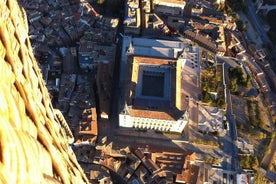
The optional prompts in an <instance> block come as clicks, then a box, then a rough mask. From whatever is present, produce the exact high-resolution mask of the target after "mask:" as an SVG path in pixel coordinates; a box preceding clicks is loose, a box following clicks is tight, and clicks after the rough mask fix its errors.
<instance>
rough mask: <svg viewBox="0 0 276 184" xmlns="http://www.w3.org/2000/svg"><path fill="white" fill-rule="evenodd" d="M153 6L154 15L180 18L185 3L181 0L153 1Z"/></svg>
mask: <svg viewBox="0 0 276 184" xmlns="http://www.w3.org/2000/svg"><path fill="white" fill-rule="evenodd" d="M153 4H154V11H155V12H156V13H161V14H167V15H175V16H176V15H178V16H182V15H183V13H184V8H185V5H186V2H185V1H183V0H155V1H154V2H153Z"/></svg>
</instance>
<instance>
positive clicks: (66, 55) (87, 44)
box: [0, 0, 276, 184]
mask: <svg viewBox="0 0 276 184" xmlns="http://www.w3.org/2000/svg"><path fill="white" fill-rule="evenodd" d="M18 3H19V6H20V7H22V8H23V9H24V11H25V15H26V18H27V19H26V20H27V22H26V26H27V28H28V34H29V39H30V40H31V47H32V49H33V54H34V56H35V59H36V61H37V63H38V66H39V68H40V71H41V73H42V77H43V79H44V81H45V85H46V87H47V89H48V92H49V94H50V97H51V102H52V104H53V107H54V109H58V110H59V111H57V112H56V114H57V117H58V119H59V121H60V122H64V125H63V126H64V127H65V129H66V130H65V131H66V132H67V133H68V134H69V135H70V137H71V138H72V139H71V142H70V148H71V149H72V150H73V152H74V153H75V155H76V159H77V161H78V163H79V164H80V165H81V167H82V169H83V171H84V173H85V175H86V177H87V178H88V180H89V182H90V183H100V184H111V183H114V184H146V183H151V184H155V183H156V184H159V183H160V184H163V183H168V184H169V183H176V184H177V183H179V184H180V183H187V184H254V183H256V184H259V183H276V64H275V63H276V27H275V21H274V20H273V16H276V0H18ZM60 112H61V113H60ZM66 124H68V127H67V125H66ZM69 129H70V130H69ZM0 143H1V142H0Z"/></svg>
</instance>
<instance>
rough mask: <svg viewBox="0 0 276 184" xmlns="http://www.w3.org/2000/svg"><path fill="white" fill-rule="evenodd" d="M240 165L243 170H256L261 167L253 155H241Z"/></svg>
mask: <svg viewBox="0 0 276 184" xmlns="http://www.w3.org/2000/svg"><path fill="white" fill-rule="evenodd" d="M239 165H240V167H241V168H243V169H255V168H257V167H259V161H258V158H257V157H256V156H253V155H239Z"/></svg>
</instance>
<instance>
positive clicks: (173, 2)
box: [156, 0, 185, 6]
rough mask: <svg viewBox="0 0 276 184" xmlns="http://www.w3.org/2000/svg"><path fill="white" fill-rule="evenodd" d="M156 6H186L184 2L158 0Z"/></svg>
mask: <svg viewBox="0 0 276 184" xmlns="http://www.w3.org/2000/svg"><path fill="white" fill-rule="evenodd" d="M156 4H175V5H183V6H184V5H185V1H183V0H157V1H156Z"/></svg>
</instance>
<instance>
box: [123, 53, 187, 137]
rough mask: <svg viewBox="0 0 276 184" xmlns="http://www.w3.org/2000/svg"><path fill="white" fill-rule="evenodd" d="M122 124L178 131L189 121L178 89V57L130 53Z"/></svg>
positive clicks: (179, 67) (179, 63) (185, 106)
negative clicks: (156, 56)
mask: <svg viewBox="0 0 276 184" xmlns="http://www.w3.org/2000/svg"><path fill="white" fill-rule="evenodd" d="M128 66H129V67H128V75H127V82H126V83H127V84H126V94H125V95H126V96H125V98H126V102H125V108H124V110H123V111H122V112H121V113H120V115H119V124H120V126H121V127H129V128H131V127H133V128H139V129H153V130H158V131H170V132H179V133H181V132H182V131H183V129H184V128H185V126H186V124H187V122H188V111H187V106H188V104H187V102H186V103H185V100H184V99H185V97H182V96H184V95H182V92H181V85H182V83H181V68H182V60H181V59H161V58H154V57H140V56H132V57H130V58H129V60H128Z"/></svg>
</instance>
